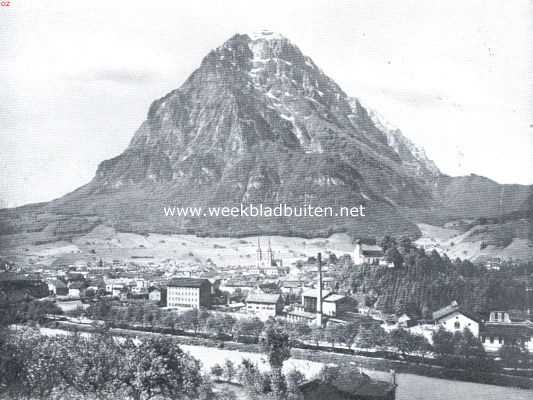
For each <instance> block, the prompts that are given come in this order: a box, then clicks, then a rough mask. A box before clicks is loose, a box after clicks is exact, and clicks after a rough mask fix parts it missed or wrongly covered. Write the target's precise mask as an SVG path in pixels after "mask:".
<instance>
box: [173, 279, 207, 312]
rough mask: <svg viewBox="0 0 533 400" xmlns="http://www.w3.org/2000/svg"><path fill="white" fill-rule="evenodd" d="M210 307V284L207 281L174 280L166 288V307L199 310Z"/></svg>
mask: <svg viewBox="0 0 533 400" xmlns="http://www.w3.org/2000/svg"><path fill="white" fill-rule="evenodd" d="M210 305H211V283H210V282H209V280H207V279H199V278H174V279H171V280H170V282H169V283H168V286H167V307H173V308H180V307H185V308H200V307H209V306H210Z"/></svg>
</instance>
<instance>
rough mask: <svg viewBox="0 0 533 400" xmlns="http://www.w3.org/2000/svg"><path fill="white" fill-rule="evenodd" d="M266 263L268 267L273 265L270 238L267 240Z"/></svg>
mask: <svg viewBox="0 0 533 400" xmlns="http://www.w3.org/2000/svg"><path fill="white" fill-rule="evenodd" d="M267 261H268V265H270V266H272V265H274V255H273V254H272V247H271V246H270V238H268V250H267Z"/></svg>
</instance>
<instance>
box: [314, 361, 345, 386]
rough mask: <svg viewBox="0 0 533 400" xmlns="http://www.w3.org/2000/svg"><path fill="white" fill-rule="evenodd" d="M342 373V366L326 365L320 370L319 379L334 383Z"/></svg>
mask: <svg viewBox="0 0 533 400" xmlns="http://www.w3.org/2000/svg"><path fill="white" fill-rule="evenodd" d="M339 373H340V368H339V367H338V366H337V365H334V364H326V365H324V366H323V367H322V368H321V369H320V371H319V372H318V379H320V380H321V381H322V382H325V383H332V382H333V381H334V380H335V379H336V378H337V377H338V376H339Z"/></svg>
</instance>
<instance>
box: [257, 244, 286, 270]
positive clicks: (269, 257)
mask: <svg viewBox="0 0 533 400" xmlns="http://www.w3.org/2000/svg"><path fill="white" fill-rule="evenodd" d="M256 257H257V260H256V267H257V269H258V270H259V271H261V272H262V273H263V274H266V275H273V276H277V275H278V273H279V272H278V268H281V267H283V262H282V260H281V259H275V258H274V253H273V252H272V247H271V246H270V239H268V247H267V250H266V251H262V250H261V243H260V241H259V238H258V239H257V249H256Z"/></svg>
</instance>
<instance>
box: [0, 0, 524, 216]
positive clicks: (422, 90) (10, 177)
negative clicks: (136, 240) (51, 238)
mask: <svg viewBox="0 0 533 400" xmlns="http://www.w3.org/2000/svg"><path fill="white" fill-rule="evenodd" d="M11 3H12V5H11V7H3V8H0V94H1V103H0V200H3V202H4V205H5V203H6V202H7V203H8V204H9V205H10V206H14V205H20V204H24V203H28V202H36V201H44V200H50V199H52V198H55V197H59V196H61V195H63V194H65V193H66V192H68V191H71V190H73V189H75V188H77V187H78V186H81V185H82V184H85V183H86V182H88V181H89V180H90V179H91V178H92V177H93V175H94V172H95V171H96V167H97V165H98V163H99V162H101V161H102V160H104V159H108V158H111V157H113V156H116V155H118V154H119V153H120V152H122V151H123V150H124V148H125V147H126V146H127V144H128V143H129V141H130V139H131V137H132V136H133V133H134V131H135V129H136V128H137V127H138V126H139V125H140V124H141V122H142V121H143V119H144V118H145V116H146V113H147V110H148V106H149V105H150V103H151V102H152V101H153V100H154V99H156V98H158V97H161V96H163V95H164V94H166V93H167V92H169V91H170V90H172V89H175V88H177V87H179V86H180V85H181V84H182V82H183V81H184V80H185V79H186V78H187V77H188V75H189V74H190V73H191V72H192V71H193V70H194V69H195V68H197V67H198V66H199V64H200V62H201V60H202V58H203V57H204V56H205V55H206V54H207V53H208V52H209V50H210V49H212V48H215V47H217V46H218V45H220V44H222V43H223V42H224V41H225V40H227V39H228V38H229V37H231V36H232V35H233V34H234V33H237V32H239V33H247V32H253V31H258V30H261V29H270V30H274V31H277V32H280V33H282V34H283V35H285V36H287V37H288V38H289V39H291V41H293V42H294V43H295V44H297V45H298V46H299V47H300V49H301V50H302V51H303V52H304V53H305V54H307V55H309V56H310V57H311V58H312V59H313V60H314V61H315V63H316V64H317V65H319V66H320V67H321V68H322V69H323V70H324V71H325V72H326V73H327V74H328V75H329V76H330V77H332V78H333V79H334V80H335V81H336V82H337V83H339V84H340V86H341V87H342V88H343V89H344V90H345V91H346V92H347V93H348V94H349V95H353V96H356V97H359V98H360V99H361V100H362V101H363V103H364V104H366V105H368V106H371V107H372V108H374V109H377V110H378V112H379V113H380V114H381V115H382V116H384V117H385V118H386V119H387V120H389V121H390V122H391V123H393V124H394V125H396V126H398V127H400V128H401V129H402V131H403V132H404V133H405V134H406V135H407V136H408V137H410V138H411V139H412V140H413V141H414V142H415V143H417V144H419V145H422V146H423V147H424V148H425V149H426V152H427V154H428V156H429V157H430V158H431V159H433V160H434V161H435V162H436V163H437V165H438V166H439V167H440V169H441V170H442V171H443V172H444V173H447V174H450V175H464V174H469V173H476V174H480V175H485V176H487V177H490V178H492V179H494V180H496V181H498V182H502V183H527V184H531V183H533V172H532V171H533V139H532V137H533V129H532V123H533V122H532V120H533V118H532V115H531V113H530V111H531V109H532V107H531V103H528V100H529V99H530V97H531V96H530V94H531V84H530V82H531V76H528V70H529V69H528V63H529V62H530V61H531V60H530V55H531V54H532V53H533V52H532V51H531V44H530V43H528V38H529V37H531V33H532V29H531V26H530V25H531V24H530V21H531V19H532V16H533V14H532V10H531V8H532V7H531V4H532V3H530V2H527V1H519V0H513V1H489V0H483V1H470V0H469V1H465V0H461V1H449V0H442V1H422V0H420V1H398V0H395V1H393V0H391V1H383V2H380V1H375V0H374V1H338V0H336V1H313V2H311V1H309V0H307V1H294V0H291V1H288V0H283V1H273V0H269V1H264V0H263V1H251V0H247V1H209V2H207V1H200V0H194V1H185V2H178V1H167V2H164V1H146V0H144V1H139V2H137V1H132V0H127V1H109V0H108V1H95V0H92V1H85V2H73V1H50V0H47V1H37V0H36V1H28V0H25V1H22V0H12V1H11ZM310 3H312V4H310Z"/></svg>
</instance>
